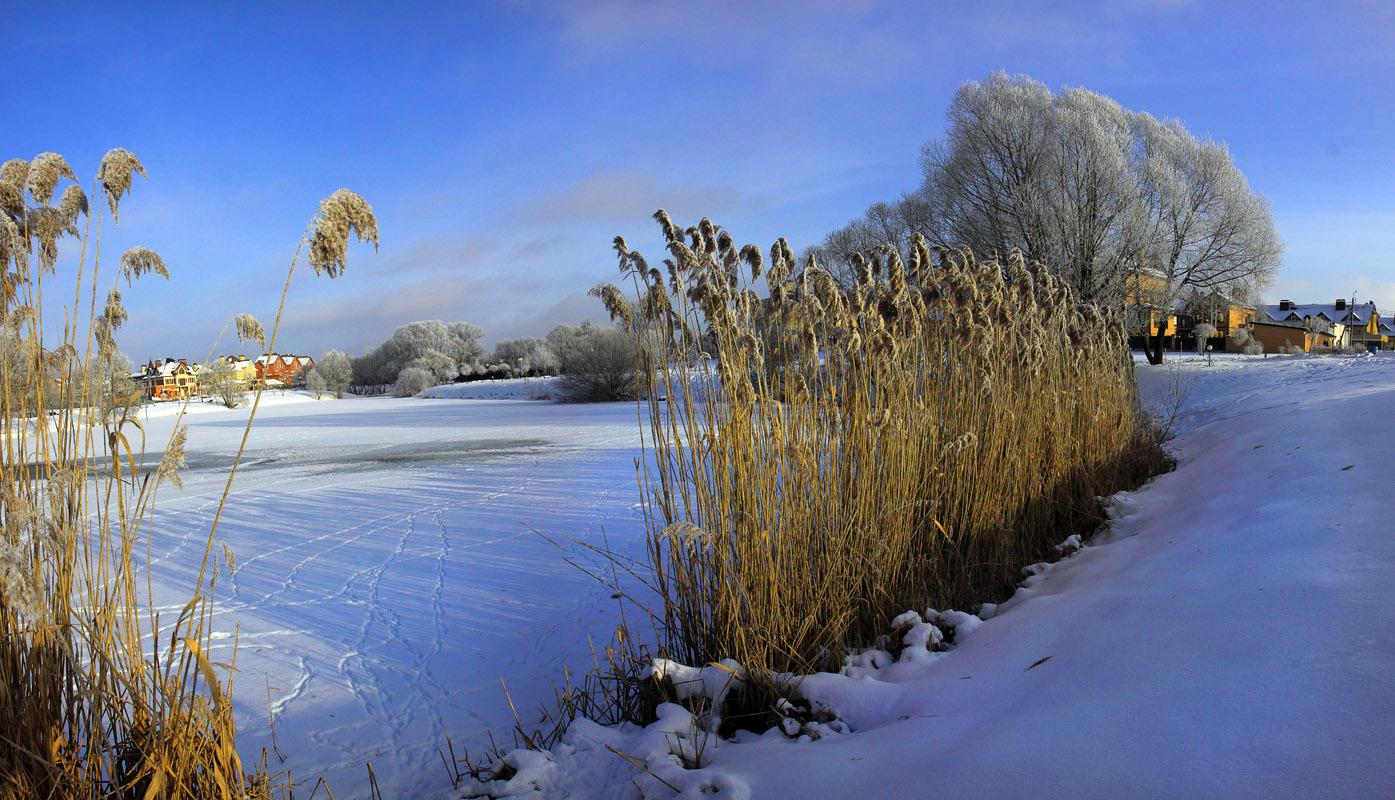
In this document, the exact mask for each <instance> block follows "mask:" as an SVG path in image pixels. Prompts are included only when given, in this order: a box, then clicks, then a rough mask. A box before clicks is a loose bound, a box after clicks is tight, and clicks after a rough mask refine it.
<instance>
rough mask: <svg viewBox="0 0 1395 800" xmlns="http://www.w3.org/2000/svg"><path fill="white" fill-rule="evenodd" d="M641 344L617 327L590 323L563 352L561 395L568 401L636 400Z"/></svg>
mask: <svg viewBox="0 0 1395 800" xmlns="http://www.w3.org/2000/svg"><path fill="white" fill-rule="evenodd" d="M638 352H639V345H638V342H637V341H636V339H635V337H634V335H632V334H630V333H627V332H626V331H623V330H619V329H616V328H601V327H598V326H590V327H589V328H584V329H583V332H581V333H578V334H577V335H575V336H573V337H571V338H570V340H569V341H568V343H567V345H566V349H565V350H564V351H563V352H562V354H561V362H562V374H561V377H560V378H558V380H557V392H558V397H559V399H560V400H562V401H563V402H567V403H605V402H611V401H615V400H634V399H635V398H636V397H637V396H638V395H637V389H636V378H637V375H638V371H639V367H638Z"/></svg>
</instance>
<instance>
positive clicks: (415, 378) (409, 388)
mask: <svg viewBox="0 0 1395 800" xmlns="http://www.w3.org/2000/svg"><path fill="white" fill-rule="evenodd" d="M435 385H436V378H435V376H433V375H432V374H431V372H430V371H429V370H427V369H426V368H424V367H407V368H406V369H404V370H402V371H401V372H400V373H398V375H397V383H395V384H393V386H392V393H393V394H394V395H396V396H398V397H414V396H416V395H418V394H420V393H422V392H424V391H426V390H427V389H430V388H431V387H432V386H435Z"/></svg>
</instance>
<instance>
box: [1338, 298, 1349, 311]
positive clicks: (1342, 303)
mask: <svg viewBox="0 0 1395 800" xmlns="http://www.w3.org/2000/svg"><path fill="white" fill-rule="evenodd" d="M1337 310H1338V311H1346V310H1347V301H1346V300H1344V299H1342V298H1340V297H1338V298H1337Z"/></svg>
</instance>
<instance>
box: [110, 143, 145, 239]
mask: <svg viewBox="0 0 1395 800" xmlns="http://www.w3.org/2000/svg"><path fill="white" fill-rule="evenodd" d="M133 174H134V175H139V176H141V177H142V178H145V179H146V180H149V178H148V177H146V174H145V167H144V166H142V165H141V163H140V159H138V158H136V156H135V154H134V153H132V152H131V151H130V150H126V149H124V148H120V147H117V148H114V149H112V150H109V151H108V152H107V154H106V155H104V156H102V162H101V164H99V165H98V166H97V181H98V182H100V183H101V184H102V191H103V192H105V193H106V196H107V205H108V206H109V207H110V208H111V218H112V221H117V220H118V219H119V214H118V213H117V212H118V208H119V206H120V205H121V198H122V196H123V195H127V194H130V193H131V176H132V175H133Z"/></svg>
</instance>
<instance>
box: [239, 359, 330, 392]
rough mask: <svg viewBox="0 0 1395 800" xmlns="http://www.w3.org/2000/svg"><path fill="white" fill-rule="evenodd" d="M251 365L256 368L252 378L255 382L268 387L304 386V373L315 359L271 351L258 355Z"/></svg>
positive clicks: (313, 363) (313, 364)
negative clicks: (269, 353)
mask: <svg viewBox="0 0 1395 800" xmlns="http://www.w3.org/2000/svg"><path fill="white" fill-rule="evenodd" d="M253 366H254V368H255V370H256V377H255V378H254V380H255V381H256V383H257V384H259V385H264V386H265V387H266V388H268V389H281V388H287V387H297V386H304V385H305V373H306V372H308V371H309V370H310V368H311V367H313V366H315V359H313V358H311V357H310V356H296V355H285V354H282V355H278V354H276V353H272V354H271V355H269V356H260V357H258V358H257V360H256V361H255V362H253Z"/></svg>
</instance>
